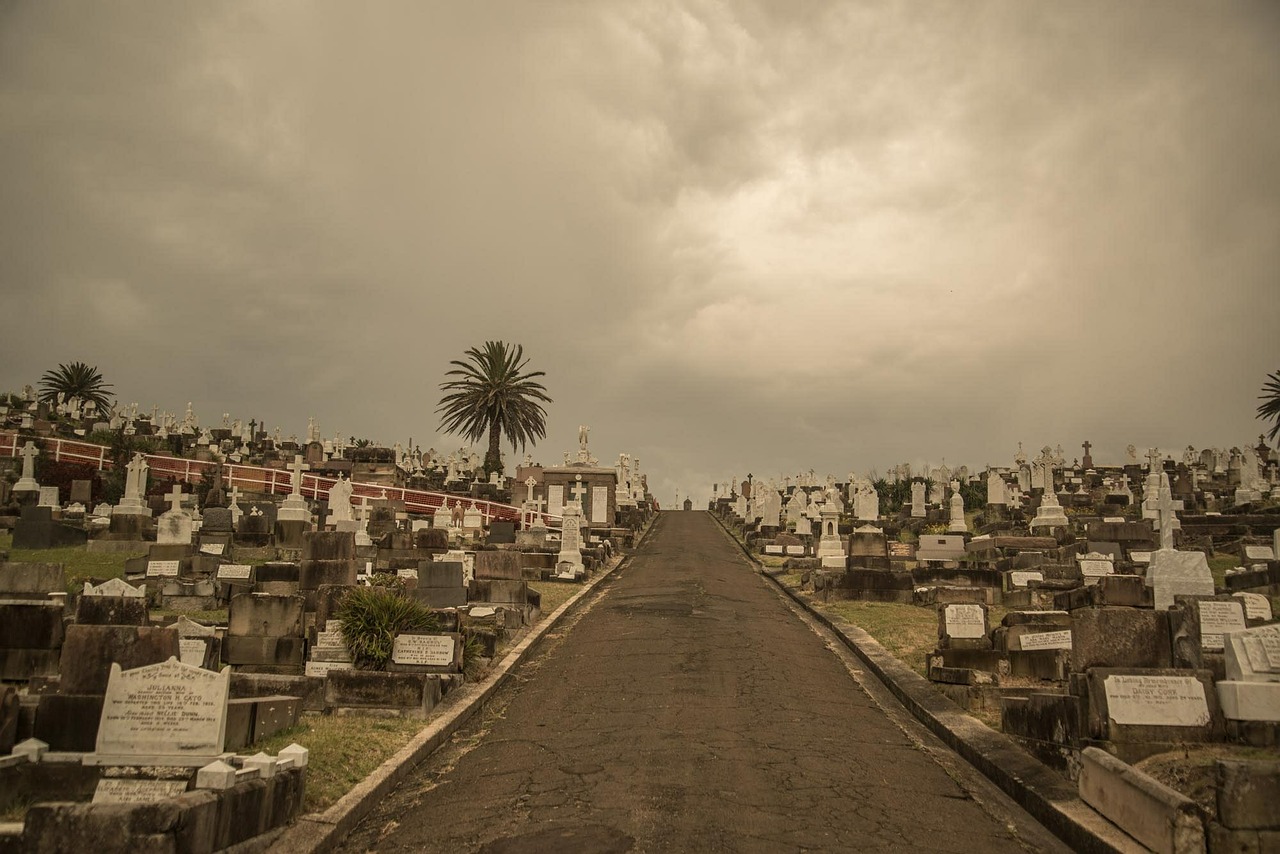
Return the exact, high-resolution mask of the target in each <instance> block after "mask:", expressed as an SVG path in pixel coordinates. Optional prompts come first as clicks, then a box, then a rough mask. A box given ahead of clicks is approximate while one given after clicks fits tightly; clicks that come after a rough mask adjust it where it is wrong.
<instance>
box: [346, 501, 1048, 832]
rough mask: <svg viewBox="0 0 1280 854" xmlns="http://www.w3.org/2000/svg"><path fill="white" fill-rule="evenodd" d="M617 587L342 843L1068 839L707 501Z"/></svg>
mask: <svg viewBox="0 0 1280 854" xmlns="http://www.w3.org/2000/svg"><path fill="white" fill-rule="evenodd" d="M600 591H601V592H600V593H598V594H597V595H596V596H595V598H593V599H592V600H591V601H590V603H589V604H588V605H587V606H585V607H581V608H580V609H579V611H578V612H577V613H575V614H574V615H573V616H572V617H571V618H570V619H569V620H567V621H566V622H565V623H564V624H562V626H559V627H557V630H556V632H555V633H553V634H552V635H549V636H548V638H547V639H546V641H545V642H544V644H543V645H542V646H541V648H540V649H539V650H538V651H537V652H535V654H534V655H533V656H532V657H531V658H530V659H529V660H528V661H526V662H525V663H524V664H522V665H521V666H520V668H519V669H518V673H517V675H516V678H515V679H513V680H512V681H511V682H510V683H509V684H508V686H507V687H505V688H504V689H503V690H502V691H500V692H499V693H498V694H497V695H495V698H494V699H493V700H492V701H491V702H490V704H489V706H488V708H487V709H486V711H485V713H484V714H482V715H478V716H477V720H476V722H474V723H473V724H472V725H471V726H470V728H469V729H467V730H463V731H461V732H460V733H458V734H457V735H456V736H455V738H454V740H453V742H452V743H451V744H449V745H447V746H446V747H444V748H442V749H441V750H440V751H438V752H437V753H436V754H435V755H434V756H432V757H431V758H430V759H429V760H427V761H426V762H424V763H423V765H422V766H421V767H419V768H418V769H417V770H415V772H414V773H413V775H412V776H411V777H410V778H409V779H408V780H406V782H405V783H404V784H402V785H401V786H400V788H399V789H398V790H397V791H396V792H395V793H394V794H393V795H391V796H390V797H389V798H388V799H387V801H386V802H385V803H383V804H381V805H379V807H378V808H377V809H376V810H374V812H373V813H371V814H370V816H369V817H368V818H366V819H365V821H364V822H363V823H362V824H361V825H360V826H359V827H357V828H356V830H355V831H354V832H353V833H352V834H351V835H350V836H349V837H348V838H347V840H346V841H345V843H344V848H343V849H342V850H344V851H349V852H360V851H378V852H396V851H449V852H458V851H482V852H489V854H497V852H521V854H537V852H564V851H593V852H621V851H769V852H774V851H895V852H901V851H957V852H959V851H966V852H967V851H981V852H1023V851H1065V850H1066V849H1065V848H1063V847H1062V846H1061V845H1060V844H1059V843H1058V842H1057V840H1056V839H1055V838H1054V837H1052V836H1051V835H1050V834H1049V833H1048V832H1047V831H1046V830H1044V828H1042V827H1041V826H1040V825H1038V824H1037V823H1036V822H1035V821H1034V819H1032V818H1031V817H1030V816H1028V815H1027V814H1026V813H1025V812H1023V811H1022V810H1021V809H1020V808H1018V807H1017V806H1016V805H1014V804H1013V803H1012V801H1010V800H1009V799H1008V798H1006V797H1005V796H1004V795H1003V794H1001V793H1000V792H998V791H997V790H996V789H995V788H994V787H993V786H991V785H990V784H989V783H988V782H987V781H986V779H985V778H983V777H981V776H980V775H979V774H978V773H977V772H976V771H974V770H973V769H972V768H970V767H969V766H968V765H966V764H965V763H963V761H961V760H959V759H958V758H957V757H956V756H955V755H954V754H953V753H951V752H950V751H948V750H947V749H946V748H945V747H943V746H942V745H941V743H939V742H937V741H936V740H935V739H933V737H932V736H931V735H929V734H928V733H927V732H926V731H925V730H924V729H923V728H922V727H920V726H919V725H918V724H917V723H916V722H915V721H914V720H913V719H911V718H910V716H909V715H908V714H907V713H906V711H905V710H903V709H902V708H901V706H899V705H897V704H896V702H895V701H894V700H893V699H892V698H891V697H890V696H889V695H888V694H887V692H886V690H885V689H884V687H883V686H882V685H880V684H879V683H878V682H876V681H875V679H874V677H873V676H871V675H870V674H869V673H863V672H862V671H861V669H860V668H859V667H858V662H857V660H856V659H854V658H853V657H852V656H851V655H850V654H849V653H848V652H847V650H844V648H843V647H840V646H839V645H838V644H835V643H833V642H831V641H830V640H829V639H828V638H827V637H826V636H825V635H823V634H820V633H819V630H818V629H817V628H816V627H815V626H814V625H813V624H812V623H811V621H809V620H807V619H806V618H805V617H803V616H802V615H801V614H800V612H799V611H798V610H797V609H795V608H794V606H793V605H791V604H789V603H787V602H786V601H785V600H784V599H783V598H782V597H781V596H780V595H779V594H778V593H776V592H775V591H774V590H773V589H772V588H771V587H769V586H768V582H767V581H765V580H764V579H762V578H761V577H760V576H759V575H757V574H756V573H755V572H754V571H753V569H752V567H751V565H750V564H749V563H748V562H747V560H746V559H745V558H744V556H743V555H742V552H741V551H740V550H739V549H738V548H737V546H736V545H735V544H734V543H733V542H732V541H731V540H730V539H729V538H728V536H727V534H725V532H724V531H723V530H722V529H721V528H720V527H719V525H718V524H717V523H716V521H715V520H714V519H713V518H712V517H711V516H710V515H708V514H707V513H704V512H666V513H663V514H661V515H660V517H659V518H658V520H657V521H656V522H655V527H654V529H653V531H652V532H651V533H650V535H649V537H648V538H647V539H646V540H645V541H644V542H643V543H642V545H641V547H640V548H639V550H638V551H637V553H636V555H635V556H634V557H633V558H632V560H631V562H630V563H629V564H627V565H625V566H624V567H623V568H622V569H621V570H619V571H618V572H616V573H615V576H614V577H613V578H612V579H610V580H608V581H606V582H605V583H604V584H602V585H601V587H600Z"/></svg>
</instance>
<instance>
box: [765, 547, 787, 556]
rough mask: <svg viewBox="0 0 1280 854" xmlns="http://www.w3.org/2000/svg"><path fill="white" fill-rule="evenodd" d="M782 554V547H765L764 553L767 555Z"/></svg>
mask: <svg viewBox="0 0 1280 854" xmlns="http://www.w3.org/2000/svg"><path fill="white" fill-rule="evenodd" d="M782 552H783V548H782V546H765V547H764V553H765V554H767V555H780V554H782Z"/></svg>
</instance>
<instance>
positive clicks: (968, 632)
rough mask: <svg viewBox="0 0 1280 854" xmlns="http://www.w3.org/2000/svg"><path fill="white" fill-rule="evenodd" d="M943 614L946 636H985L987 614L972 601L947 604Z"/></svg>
mask: <svg viewBox="0 0 1280 854" xmlns="http://www.w3.org/2000/svg"><path fill="white" fill-rule="evenodd" d="M945 614H946V616H945V620H946V629H947V636H948V637H953V638H981V637H985V636H986V634H987V615H986V613H985V612H984V611H983V609H982V606H981V605H976V604H973V603H959V604H953V605H947V606H946V611H945Z"/></svg>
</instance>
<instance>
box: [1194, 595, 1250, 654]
mask: <svg viewBox="0 0 1280 854" xmlns="http://www.w3.org/2000/svg"><path fill="white" fill-rule="evenodd" d="M1198 604H1199V611H1200V648H1201V649H1207V650H1220V649H1222V648H1223V641H1222V636H1223V635H1224V634H1227V633H1229V632H1242V631H1244V629H1245V623H1244V608H1243V606H1242V605H1241V603H1240V602H1220V601H1213V600H1208V599H1206V600H1202V601H1201V602H1199V603H1198Z"/></svg>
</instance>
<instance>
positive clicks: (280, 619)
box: [227, 593, 303, 637]
mask: <svg viewBox="0 0 1280 854" xmlns="http://www.w3.org/2000/svg"><path fill="white" fill-rule="evenodd" d="M302 609H303V599H302V597H301V596H272V595H270V594H267V593H243V594H241V595H239V596H234V597H232V599H231V608H230V614H229V617H228V623H227V634H228V635H229V636H230V635H239V636H251V635H252V636H259V637H262V636H275V637H302Z"/></svg>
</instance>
